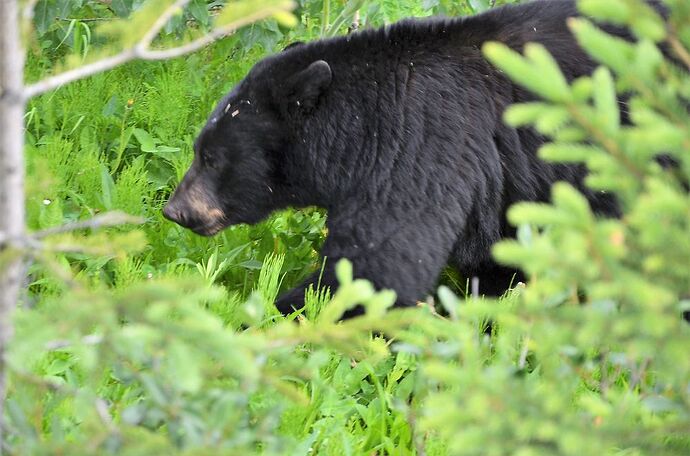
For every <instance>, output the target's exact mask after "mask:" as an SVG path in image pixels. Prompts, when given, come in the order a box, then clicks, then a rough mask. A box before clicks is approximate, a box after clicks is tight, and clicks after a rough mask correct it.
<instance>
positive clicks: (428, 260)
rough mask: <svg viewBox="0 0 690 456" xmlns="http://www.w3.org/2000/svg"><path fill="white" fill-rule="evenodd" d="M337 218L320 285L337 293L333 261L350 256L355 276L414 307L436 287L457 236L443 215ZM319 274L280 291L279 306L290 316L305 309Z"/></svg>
mask: <svg viewBox="0 0 690 456" xmlns="http://www.w3.org/2000/svg"><path fill="white" fill-rule="evenodd" d="M360 215H362V213H360ZM425 215H426V214H425ZM420 218H421V217H420ZM371 221H376V224H375V225H372V224H371ZM337 222H338V220H337V218H335V217H332V218H331V219H329V225H330V226H329V236H328V238H327V239H326V242H325V243H324V247H323V250H322V254H323V255H324V256H325V257H326V258H327V260H326V265H325V267H324V270H323V275H321V278H320V279H321V280H320V285H321V287H329V288H330V290H331V293H332V294H333V293H335V291H336V289H337V288H338V281H337V278H336V276H335V265H336V264H337V262H338V260H340V259H341V258H347V259H349V260H350V261H351V262H352V267H353V273H354V277H355V278H361V279H367V280H369V281H371V282H372V284H373V285H374V287H375V288H376V289H377V290H381V289H392V290H394V291H395V292H396V294H397V300H396V305H397V306H412V305H415V303H416V302H417V301H418V300H422V299H424V298H425V297H426V294H427V293H428V292H430V291H432V290H433V287H434V285H435V284H436V281H437V279H438V276H439V274H440V272H441V270H442V268H443V267H444V265H445V264H446V261H447V260H448V257H449V255H450V252H451V250H452V247H453V244H454V241H455V237H456V233H455V226H456V225H455V223H454V222H453V221H450V220H444V219H443V217H442V216H440V215H439V216H438V217H436V218H434V217H428V218H427V217H424V219H423V220H421V219H420V220H415V219H414V217H411V214H409V213H406V214H405V217H402V216H401V217H400V218H392V217H389V218H388V219H385V218H382V217H358V218H357V220H355V221H353V220H348V223H343V224H338V223H337ZM320 274H321V271H318V272H316V273H314V274H312V275H311V276H310V277H309V278H307V279H306V280H305V281H304V282H303V283H301V284H300V285H299V286H297V287H295V288H294V289H292V290H290V291H288V292H287V293H285V294H284V295H282V296H281V297H280V298H279V299H278V300H277V302H276V307H277V308H278V310H279V311H280V312H282V313H283V314H289V313H292V312H294V311H295V310H298V309H301V308H302V307H304V293H305V290H306V289H307V288H308V287H309V286H310V285H312V284H313V285H314V287H316V285H317V283H319V276H320ZM361 313H362V309H361V308H356V309H353V310H352V311H350V312H348V313H347V314H346V315H345V316H344V317H345V318H348V317H352V316H355V315H358V314H361Z"/></svg>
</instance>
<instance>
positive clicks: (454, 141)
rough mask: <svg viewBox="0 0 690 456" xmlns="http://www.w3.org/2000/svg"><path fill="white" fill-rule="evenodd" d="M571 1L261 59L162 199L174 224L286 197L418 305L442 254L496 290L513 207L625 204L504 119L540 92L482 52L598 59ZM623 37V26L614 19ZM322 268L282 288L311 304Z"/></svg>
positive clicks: (486, 289) (229, 218)
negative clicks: (590, 53)
mask: <svg viewBox="0 0 690 456" xmlns="http://www.w3.org/2000/svg"><path fill="white" fill-rule="evenodd" d="M577 14H578V13H577V10H576V8H575V4H574V2H573V1H571V0H544V1H534V2H530V3H526V4H522V5H515V6H506V7H502V8H496V9H493V10H490V11H488V12H486V13H483V14H480V15H476V16H472V17H466V18H455V19H446V18H433V19H423V20H406V21H402V22H399V23H397V24H394V25H391V26H388V27H385V28H382V29H377V30H364V31H361V32H357V33H354V34H352V35H348V36H344V37H339V38H333V39H325V40H319V41H315V42H312V43H308V44H303V43H298V44H295V45H292V46H290V47H289V48H287V49H286V50H284V51H283V52H281V53H279V54H277V55H273V56H270V57H268V58H265V59H264V60H262V61H260V62H259V63H257V64H256V65H255V66H254V68H252V70H251V71H250V72H249V74H248V75H247V76H246V78H245V79H244V80H243V81H241V82H240V83H239V84H238V85H237V87H235V89H234V90H233V91H232V92H231V93H230V94H228V95H227V96H226V97H225V98H224V99H223V100H222V101H221V102H220V103H219V104H218V106H217V108H216V109H215V111H214V112H213V113H212V114H211V116H210V119H209V121H208V123H207V124H206V126H204V128H203V130H202V131H201V134H200V135H199V137H198V139H197V140H196V143H195V145H194V150H195V157H194V161H193V163H192V165H191V168H190V169H189V171H188V172H187V174H186V175H185V177H184V179H183V180H182V182H181V183H180V185H179V187H178V188H177V190H176V191H175V193H174V195H173V196H172V198H171V199H170V201H169V202H168V204H167V206H166V207H165V209H164V214H165V216H166V217H167V218H169V219H170V220H172V221H174V222H177V223H179V224H180V225H182V226H185V227H188V228H190V229H192V230H193V231H194V232H196V233H198V234H201V235H205V236H210V235H213V234H215V233H217V232H218V231H220V230H222V229H223V228H225V227H227V226H229V225H232V224H237V223H255V222H257V221H259V220H261V219H263V218H265V217H266V216H268V215H269V214H270V213H271V212H272V211H274V210H276V209H280V208H285V207H288V206H293V207H303V206H310V205H316V206H321V207H323V208H326V209H327V210H328V237H327V239H326V241H325V244H324V246H323V251H322V253H323V255H325V256H327V257H328V261H327V265H326V269H325V272H324V275H323V277H322V279H321V283H322V284H323V285H327V286H330V287H331V288H334V287H336V286H337V283H336V281H335V277H334V273H333V266H334V265H335V263H336V262H337V260H338V259H339V258H348V259H350V260H351V261H352V263H353V267H354V272H355V275H356V276H358V277H363V278H367V279H369V280H371V281H372V282H373V283H374V285H375V286H376V287H378V288H392V289H394V290H395V291H396V292H397V296H398V301H397V304H398V305H413V304H414V303H415V302H416V301H417V300H419V299H422V298H424V296H425V295H426V293H428V292H430V291H431V290H432V289H433V287H434V285H435V283H436V281H437V279H438V276H439V273H440V271H441V269H442V268H443V267H444V265H446V264H447V263H448V262H450V263H451V264H453V265H455V266H457V268H458V269H459V271H460V272H461V273H462V274H463V275H464V276H465V277H471V276H477V277H479V284H480V292H482V293H485V294H494V295H495V294H500V293H501V292H502V291H504V290H505V289H506V288H507V287H508V285H509V283H510V281H511V280H512V279H513V277H514V274H516V273H517V272H516V271H513V270H510V269H507V268H503V267H500V266H498V265H496V264H495V263H494V262H493V260H492V258H491V254H490V250H491V246H492V245H493V244H494V243H495V242H496V241H498V240H499V239H501V238H503V237H507V236H513V235H514V234H515V230H514V228H512V227H511V226H510V225H509V224H508V223H507V222H506V218H505V213H506V209H507V208H508V207H509V206H510V205H511V204H513V203H515V202H517V201H521V200H532V201H545V200H548V198H549V194H550V188H551V185H552V183H554V182H555V181H558V180H563V181H568V182H570V183H572V184H573V185H575V186H576V187H577V188H579V189H580V190H582V192H583V193H584V194H585V195H586V196H587V198H588V199H589V201H590V204H591V205H592V207H593V209H594V210H595V211H597V212H598V213H600V214H604V215H615V214H616V213H617V206H616V202H615V200H614V199H613V198H612V197H611V196H610V195H607V194H603V193H599V192H594V191H591V190H589V189H588V188H587V187H585V186H584V185H583V179H584V176H585V170H584V169H583V168H582V167H580V166H574V165H560V164H552V163H545V162H543V161H541V160H540V159H539V158H538V157H537V149H538V147H539V146H540V145H541V144H542V143H543V142H544V138H543V137H541V136H540V135H539V134H537V133H536V132H535V131H534V130H532V129H529V128H521V129H514V128H511V127H508V126H506V125H505V124H504V123H503V122H502V119H501V116H502V113H503V111H504V110H505V108H506V107H507V106H508V105H510V104H512V103H516V102H522V101H526V100H529V99H531V95H530V94H529V93H527V92H526V91H525V90H523V89H521V88H520V87H518V86H517V85H515V84H514V83H512V82H511V81H510V80H508V79H507V78H506V77H505V76H504V75H503V74H502V73H501V72H500V71H498V70H497V69H496V68H494V67H492V66H491V65H490V64H489V63H488V62H487V61H486V60H485V59H484V57H483V55H482V51H481V48H482V45H483V44H484V43H485V42H487V41H500V42H503V43H506V44H507V45H509V46H511V47H512V48H514V49H517V50H522V48H523V47H524V45H525V44H526V43H527V42H539V43H541V44H543V45H544V46H545V47H546V48H547V49H548V50H549V51H550V52H551V53H552V54H553V56H554V57H555V59H556V60H557V61H558V62H559V64H560V66H561V68H562V71H563V73H564V74H565V75H566V77H567V78H568V79H569V80H572V79H573V78H576V77H578V76H581V75H585V74H589V73H590V72H591V71H592V70H593V68H594V63H593V62H592V61H591V60H590V58H588V57H587V55H586V54H585V53H584V52H583V51H582V50H581V49H580V48H579V47H578V46H577V44H576V42H575V41H574V38H573V36H572V35H571V34H570V32H569V30H568V27H567V26H566V20H567V18H568V17H572V16H576V15H577ZM607 29H608V30H613V31H615V32H616V33H618V34H623V31H621V30H617V29H615V28H608V27H607ZM317 278H318V274H315V275H313V276H311V277H309V278H308V279H306V280H305V281H304V283H303V284H301V285H300V286H298V287H296V288H294V289H293V290H291V291H289V292H288V293H286V294H285V295H283V296H282V297H280V298H279V300H278V302H277V306H278V308H279V310H280V311H281V312H283V313H289V312H291V311H292V310H293V309H299V308H300V307H302V306H303V302H304V291H305V289H306V288H307V287H308V286H309V284H311V283H313V282H315V281H316V280H317Z"/></svg>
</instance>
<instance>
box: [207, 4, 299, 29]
mask: <svg viewBox="0 0 690 456" xmlns="http://www.w3.org/2000/svg"><path fill="white" fill-rule="evenodd" d="M295 6H296V5H295V3H294V2H293V1H291V0H264V1H261V2H258V1H255V0H239V1H236V2H232V3H229V4H228V5H227V6H226V7H225V8H223V10H222V11H221V12H220V14H219V15H218V16H217V17H216V20H215V25H216V27H225V26H231V25H233V24H236V26H241V25H245V24H249V23H251V22H255V21H258V20H260V19H265V18H267V17H269V16H272V15H274V14H276V13H279V14H280V13H286V12H289V11H291V10H292V9H294V8H295ZM283 19H284V17H283Z"/></svg>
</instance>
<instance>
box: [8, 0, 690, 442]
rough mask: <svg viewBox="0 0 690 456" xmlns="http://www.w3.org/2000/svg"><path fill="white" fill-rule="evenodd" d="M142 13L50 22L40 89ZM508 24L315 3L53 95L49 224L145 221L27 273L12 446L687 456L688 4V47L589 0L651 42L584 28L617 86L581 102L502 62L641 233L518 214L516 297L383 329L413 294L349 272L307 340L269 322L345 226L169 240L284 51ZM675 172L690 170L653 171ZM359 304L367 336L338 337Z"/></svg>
mask: <svg viewBox="0 0 690 456" xmlns="http://www.w3.org/2000/svg"><path fill="white" fill-rule="evenodd" d="M140 3H141V2H137V1H134V2H133V1H131V0H129V1H127V0H122V1H115V0H113V2H112V3H111V6H110V7H107V6H106V5H104V3H103V2H91V1H74V0H72V1H69V2H56V1H52V0H41V1H39V2H38V11H39V12H42V13H43V14H37V16H36V19H35V22H36V28H37V32H38V39H37V40H36V41H35V42H31V43H30V46H29V49H30V51H29V60H28V67H27V73H28V74H27V78H28V79H30V80H37V79H38V78H40V77H41V76H42V75H44V74H46V73H48V72H50V71H51V70H52V69H53V68H54V67H55V65H57V64H58V63H59V62H61V61H63V60H64V59H65V58H67V57H68V56H71V57H70V58H75V57H74V56H75V55H76V56H79V57H78V58H84V56H86V57H88V56H89V53H90V52H92V51H93V48H94V47H98V46H102V45H103V43H104V42H103V39H104V38H103V37H102V36H101V35H99V34H98V26H97V25H96V24H97V23H99V22H101V21H95V22H94V21H92V19H94V18H97V19H105V20H103V21H102V22H107V21H108V20H110V18H112V17H114V16H115V15H119V16H126V15H128V14H130V12H131V11H132V10H134V9H136V7H137V6H138V5H139V4H140ZM220 3H222V2H207V1H195V2H192V5H191V7H190V8H189V9H188V10H187V13H185V14H186V16H184V17H183V16H180V17H177V18H176V19H174V21H173V23H172V24H171V26H170V27H168V28H167V29H166V33H167V35H165V36H163V37H162V38H161V39H162V40H163V41H165V40H167V39H172V38H174V37H176V36H181V35H185V34H194V33H195V29H197V28H198V29H203V28H205V27H207V26H208V17H209V16H208V15H209V14H211V15H213V14H214V8H215V7H216V6H217V5H216V4H220ZM489 3H490V2H488V1H484V0H469V1H467V2H448V1H425V2H411V1H410V2H406V1H401V2H397V1H395V2H393V1H382V2H373V1H372V2H367V1H349V2H343V1H332V2H331V1H328V0H323V1H321V0H320V1H315V0H302V1H301V2H299V6H298V9H297V10H296V17H298V18H299V24H297V25H296V26H295V27H293V28H289V29H288V28H286V27H285V26H284V25H282V24H279V23H278V22H276V20H275V19H271V20H267V21H263V22H261V23H259V24H257V25H253V26H249V27H248V28H245V29H244V30H242V31H241V32H240V33H238V34H236V35H234V36H232V37H229V38H226V39H224V40H222V41H221V42H218V43H217V44H215V45H213V46H211V47H208V48H206V49H204V50H203V51H201V52H198V53H196V54H194V55H192V56H189V57H185V58H178V59H175V60H172V61H167V62H155V63H151V62H134V63H129V64H127V65H125V66H123V67H120V68H117V69H115V70H112V71H110V72H107V73H104V74H101V75H98V76H94V77H91V78H89V79H87V80H84V81H80V82H76V83H73V84H70V85H67V86H65V87H63V88H60V89H59V90H57V91H55V92H52V93H48V94H46V95H43V96H41V97H39V98H36V99H34V100H32V101H31V103H30V105H29V108H28V112H27V116H26V124H27V145H26V153H27V162H28V163H27V175H28V188H27V194H28V200H27V211H28V223H29V226H30V228H31V229H32V230H39V229H46V228H50V227H55V226H59V225H62V224H64V223H66V222H72V221H77V220H83V219H87V218H89V217H91V216H94V215H96V214H99V213H103V212H106V211H112V210H120V211H123V212H126V213H128V214H131V215H134V216H138V217H141V218H142V219H143V220H144V221H145V222H144V223H143V224H141V225H140V226H122V227H116V228H107V229H103V230H98V231H95V232H90V230H81V231H77V232H71V233H65V234H58V235H55V236H51V237H49V238H47V242H48V245H49V246H51V247H52V248H53V249H55V250H56V253H44V254H41V255H39V256H38V258H37V259H36V261H34V262H33V263H32V264H31V265H30V267H29V284H28V292H27V294H26V296H25V299H24V301H23V302H24V305H23V306H22V307H21V308H20V310H19V311H18V312H17V313H16V316H15V323H16V326H17V328H16V335H15V338H14V341H13V344H12V346H11V347H10V352H9V353H8V355H7V356H8V363H9V367H10V385H9V398H8V401H7V407H6V417H7V421H6V423H7V426H8V432H6V433H5V436H6V440H5V441H4V442H3V443H2V444H3V449H4V451H6V452H7V454H17V455H20V454H21V455H24V454H118V455H119V454H122V455H129V454H131V455H149V454H151V455H155V454H166V455H167V454H198V455H201V454H213V455H219V454H228V455H235V454H236V455H246V454H275V455H284V454H294V455H306V454H323V455H331V454H338V455H340V454H343V455H350V454H351V455H371V454H379V455H382V454H391V455H407V454H410V455H412V454H416V455H424V454H426V455H448V454H481V455H483V454H495V455H501V454H520V455H540V454H544V455H552V454H566V455H598V454H618V455H623V454H625V455H637V454H639V455H643V454H678V455H681V454H688V453H690V356H688V348H687V347H688V346H689V343H690V326H689V325H687V324H686V323H684V322H683V320H682V319H681V318H680V314H681V312H682V311H683V310H690V301H689V299H690V261H689V260H688V259H690V196H689V195H688V192H687V188H684V187H683V183H687V182H688V181H689V180H690V115H688V111H687V105H688V102H689V101H690V77H689V76H688V74H687V73H686V72H683V71H680V68H681V67H683V66H685V70H688V69H690V54H689V53H688V50H689V49H690V7H688V4H687V2H686V1H685V0H668V1H667V4H668V5H669V6H670V7H671V8H672V11H673V16H672V20H671V22H670V23H671V27H666V26H665V24H664V23H663V21H661V19H660V18H658V17H657V16H656V15H655V14H654V13H653V12H652V11H651V10H649V9H647V8H645V7H644V6H642V5H641V3H640V1H638V0H607V2H600V1H597V0H583V1H581V2H580V4H581V7H582V8H584V9H585V11H587V12H588V13H589V14H592V15H595V16H597V17H600V18H605V19H608V20H612V21H615V22H617V23H620V24H623V25H631V26H632V30H633V31H634V33H635V34H636V36H637V37H638V38H639V41H638V42H637V43H626V42H622V41H620V40H616V39H613V38H611V37H609V36H607V35H605V34H604V33H603V32H601V31H600V30H598V29H596V28H595V27H594V26H593V25H592V24H591V23H590V22H588V21H586V20H577V21H574V22H573V24H572V28H573V30H574V31H575V32H576V34H577V37H578V39H579V40H580V42H581V43H582V45H583V46H584V47H585V48H586V49H587V50H588V52H590V53H591V54H592V55H593V56H595V58H596V59H597V60H598V61H600V62H601V63H602V64H603V65H605V67H607V68H608V69H606V68H601V69H599V70H598V71H597V72H596V73H595V74H594V75H593V77H592V78H583V79H581V80H578V81H575V82H574V83H573V85H572V86H569V85H568V84H567V83H566V82H565V81H564V80H563V78H562V76H561V75H560V72H559V70H558V69H557V68H556V67H554V65H553V63H552V61H551V60H550V58H549V56H548V55H547V54H546V53H545V51H544V50H543V49H541V48H539V47H531V48H529V49H528V50H527V55H526V57H521V56H519V55H517V54H514V53H513V52H511V51H509V50H507V49H506V48H503V47H499V46H498V45H491V46H487V47H486V49H485V52H486V53H487V56H488V57H489V58H490V59H491V60H492V61H493V62H495V63H496V64H497V65H498V66H499V67H501V68H502V69H503V70H504V71H505V72H506V73H507V74H508V75H509V76H511V77H513V78H514V79H515V80H516V81H518V82H520V83H521V84H524V85H525V86H526V87H528V88H529V89H531V90H533V91H535V92H536V93H537V94H538V95H539V96H540V97H542V98H543V99H544V101H542V102H538V103H537V102H535V103H531V104H528V105H522V106H516V107H514V108H512V109H511V110H510V111H509V112H508V113H507V115H506V119H507V121H508V122H509V123H511V124H514V125H535V126H536V128H537V129H538V130H539V131H540V132H542V133H543V134H545V135H547V136H549V137H551V138H553V139H554V142H553V143H552V144H550V145H548V146H546V147H544V148H543V149H542V151H541V153H542V155H543V157H544V158H545V159H549V160H557V161H567V162H581V163H586V164H587V166H588V167H589V168H590V170H592V175H591V176H590V178H589V184H590V185H591V186H592V187H594V188H597V189H600V190H606V191H611V192H615V193H616V194H617V195H618V196H619V197H620V198H621V200H622V202H623V211H624V214H623V217H622V218H621V219H620V220H599V219H597V218H595V217H594V216H593V215H592V213H591V211H590V209H589V207H588V205H587V203H586V201H585V200H584V199H583V197H582V196H581V195H579V194H578V193H577V192H576V191H575V190H574V189H572V188H571V187H568V186H565V185H557V186H556V187H554V189H553V204H552V205H546V204H527V203H525V204H519V205H517V206H515V207H514V208H512V209H511V211H510V219H511V221H512V222H513V223H515V224H517V225H519V226H520V236H519V239H518V240H516V241H507V242H503V243H501V244H500V245H499V246H498V247H497V248H496V255H497V257H498V258H499V259H501V260H502V261H504V262H507V263H511V264H515V265H518V266H520V267H521V268H523V269H524V270H525V271H526V272H527V273H528V274H529V276H530V279H531V281H530V284H529V285H528V286H527V287H522V286H520V287H518V289H517V290H515V291H514V292H512V293H511V294H510V295H508V296H506V297H505V298H503V299H501V300H499V301H490V300H484V299H473V298H467V299H464V298H463V299H459V298H457V297H456V295H461V294H462V293H463V290H462V289H461V288H458V287H441V288H440V289H439V292H438V299H437V300H438V303H437V307H438V308H437V309H435V308H434V306H433V303H427V304H425V305H420V307H419V308H416V309H403V310H400V309H396V310H390V311H386V308H387V307H389V306H390V304H391V303H392V302H393V300H394V297H393V296H392V294H391V293H390V292H386V291H382V292H378V293H376V292H374V290H373V289H372V288H371V285H370V284H368V283H367V282H364V281H360V280H354V281H353V280H352V271H351V270H350V266H349V265H348V264H347V263H341V264H339V266H338V276H339V279H340V281H341V283H342V288H340V289H339V290H338V292H337V293H336V294H335V295H334V296H333V299H332V300H331V299H330V296H329V295H328V293H327V292H325V291H315V292H314V294H313V295H312V296H310V298H309V299H308V305H307V308H306V310H305V312H304V313H303V314H301V315H299V316H294V317H291V318H288V319H285V318H283V317H281V316H278V315H277V313H276V311H275V310H274V308H273V305H272V301H273V299H274V298H275V296H276V295H277V294H278V293H279V292H280V291H281V290H285V289H287V288H289V287H290V286H291V285H293V284H295V283H296V282H297V281H299V280H300V279H301V278H303V277H304V276H305V275H306V274H307V273H309V272H311V271H313V270H316V269H318V268H319V267H320V266H321V265H320V264H319V261H318V256H317V254H316V252H318V250H319V247H320V245H321V243H322V241H323V239H324V237H325V232H324V225H325V224H324V222H325V218H326V214H325V213H324V212H323V211H321V210H320V209H317V208H311V209H305V210H299V211H297V210H289V211H285V212H281V213H279V214H275V215H274V216H272V217H271V218H270V219H269V220H267V221H265V222H262V223H260V224H258V225H256V226H236V227H232V228H230V229H228V230H226V231H224V232H223V233H222V234H220V235H218V236H216V237H214V238H211V239H207V238H201V237H199V236H196V235H194V234H192V233H191V232H189V231H186V230H183V229H181V228H180V227H178V226H176V225H173V224H172V223H169V222H167V221H165V220H163V218H162V215H161V209H162V206H163V204H164V202H165V200H166V198H167V197H168V196H169V194H170V192H171V190H172V189H173V188H174V185H175V184H176V182H178V181H179V180H180V179H181V177H182V174H183V173H184V171H185V170H186V168H187V166H188V164H189V162H190V160H191V156H192V150H191V144H192V141H193V138H194V136H195V134H196V133H197V132H198V131H199V129H200V128H201V126H202V125H203V124H204V122H205V118H206V115H207V113H209V112H210V110H211V109H212V107H213V106H214V104H215V102H216V101H217V100H218V99H219V98H221V96H222V95H224V94H225V93H226V92H227V91H228V90H230V88H231V87H232V86H233V85H234V84H235V83H236V82H237V81H239V80H240V79H241V78H242V76H243V75H244V74H246V72H247V71H248V70H249V68H251V66H252V65H253V63H254V62H256V61H257V60H258V59H260V58H261V57H262V56H264V55H266V54H267V53H270V52H273V51H276V50H278V49H280V48H281V47H283V46H284V45H286V44H287V43H289V42H291V41H294V40H310V39H315V38H318V37H319V36H321V35H322V34H334V33H344V32H345V31H346V29H347V27H348V25H349V23H350V21H351V19H350V17H349V16H348V14H349V13H348V14H345V13H343V11H346V12H349V11H354V10H355V9H357V7H359V8H360V12H361V21H362V24H365V25H366V24H382V23H385V22H390V21H394V20H397V19H399V18H402V17H405V16H411V15H414V16H422V15H428V14H432V13H435V12H448V13H452V14H464V13H470V12H473V11H478V10H480V9H483V8H486V7H488V6H489ZM497 3H507V2H497ZM58 7H63V8H64V9H63V10H58ZM41 8H43V9H41ZM51 8H52V9H51ZM348 8H349V9H348ZM324 12H328V14H327V15H326V16H325V15H324ZM54 17H59V18H60V19H59V20H52V19H50V18H54ZM325 17H327V20H326V19H324V18H325ZM63 19H64V20H63ZM186 24H187V25H189V27H186V26H185V25H186ZM334 24H335V27H334ZM190 29H191V31H190ZM661 44H664V45H667V46H668V47H669V49H671V55H673V56H674V62H673V63H672V62H671V61H670V60H668V59H665V58H664V56H663V55H662V54H661V52H660V51H659V47H658V45H661ZM616 91H617V92H618V93H630V94H631V98H630V104H629V113H628V114H629V116H630V119H632V121H633V122H634V126H628V125H622V124H621V120H620V113H619V106H618V104H617V101H616V97H615V93H616ZM660 153H664V154H667V155H668V156H670V157H672V158H673V159H674V160H675V162H676V163H677V164H678V166H675V167H672V168H663V167H661V166H659V165H658V163H657V162H656V161H655V160H654V157H655V156H656V155H658V154H660ZM686 185H687V184H686ZM447 282H452V283H456V281H455V280H450V278H449V280H447ZM357 303H364V304H365V306H366V308H367V309H368V312H367V314H366V315H365V316H364V317H362V318H358V319H354V320H349V321H347V322H343V323H339V322H337V320H338V317H339V316H340V315H341V314H342V312H344V311H345V310H346V309H347V308H349V307H351V306H353V305H355V304H357ZM384 312H386V314H385V318H383V317H382V315H383V313H384ZM440 314H441V315H440ZM442 315H444V316H442ZM293 319H298V320H299V322H300V324H295V322H294V321H292V320H293ZM488 320H491V321H493V325H492V333H491V334H490V335H487V334H485V329H486V322H487V321H488ZM383 335H385V337H384V336H383Z"/></svg>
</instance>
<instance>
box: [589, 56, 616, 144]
mask: <svg viewBox="0 0 690 456" xmlns="http://www.w3.org/2000/svg"><path fill="white" fill-rule="evenodd" d="M592 82H593V88H594V94H593V95H594V106H595V107H596V109H597V114H598V120H599V122H598V125H599V127H600V128H601V129H602V131H603V132H604V133H606V135H607V136H613V135H615V134H616V133H617V132H618V129H619V127H620V114H619V111H618V98H617V96H616V89H615V87H614V85H613V77H612V76H611V73H610V72H609V70H608V69H607V68H603V67H600V68H597V69H596V70H595V71H594V74H593V75H592Z"/></svg>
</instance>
